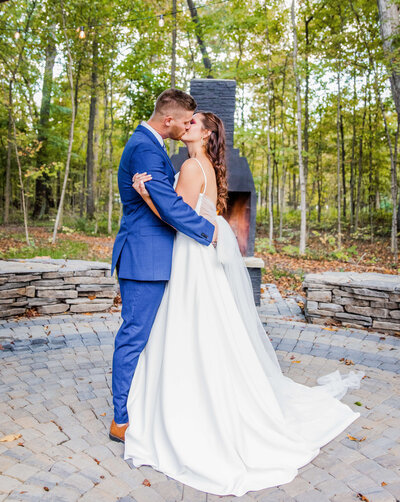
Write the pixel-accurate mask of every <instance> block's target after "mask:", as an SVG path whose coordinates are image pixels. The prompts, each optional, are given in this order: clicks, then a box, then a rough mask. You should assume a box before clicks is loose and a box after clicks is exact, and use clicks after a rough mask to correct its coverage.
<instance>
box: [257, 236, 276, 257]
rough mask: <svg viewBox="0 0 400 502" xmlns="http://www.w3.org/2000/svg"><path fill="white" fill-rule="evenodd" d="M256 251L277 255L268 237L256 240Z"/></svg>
mask: <svg viewBox="0 0 400 502" xmlns="http://www.w3.org/2000/svg"><path fill="white" fill-rule="evenodd" d="M254 250H255V252H256V253H268V254H275V253H276V249H275V247H274V246H273V245H272V246H271V245H270V243H269V239H268V238H267V237H258V238H256V241H255V245H254Z"/></svg>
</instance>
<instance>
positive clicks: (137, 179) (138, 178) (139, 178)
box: [132, 173, 161, 220]
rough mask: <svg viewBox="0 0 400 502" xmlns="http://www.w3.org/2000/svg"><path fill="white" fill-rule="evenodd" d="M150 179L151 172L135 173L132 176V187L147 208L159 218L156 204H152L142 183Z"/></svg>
mask: <svg viewBox="0 0 400 502" xmlns="http://www.w3.org/2000/svg"><path fill="white" fill-rule="evenodd" d="M151 179H152V176H151V174H147V173H136V174H135V176H134V177H133V184H132V186H133V188H134V189H135V190H136V191H137V193H138V194H139V195H140V196H141V197H142V199H143V200H144V201H145V202H146V204H147V205H148V206H149V208H150V209H151V210H152V211H153V213H154V214H155V215H156V216H158V218H160V220H161V216H160V213H159V212H158V211H157V208H156V206H155V205H154V204H153V201H152V200H151V197H150V195H149V192H148V191H147V190H146V187H145V186H144V184H145V183H146V181H150V180H151Z"/></svg>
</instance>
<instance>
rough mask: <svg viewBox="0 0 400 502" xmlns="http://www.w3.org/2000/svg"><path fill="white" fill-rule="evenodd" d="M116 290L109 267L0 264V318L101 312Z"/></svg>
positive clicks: (42, 261) (31, 262) (61, 262)
mask: <svg viewBox="0 0 400 502" xmlns="http://www.w3.org/2000/svg"><path fill="white" fill-rule="evenodd" d="M117 291H118V286H117V282H116V280H115V279H114V278H113V277H111V274H110V265H109V264H108V263H102V262H91V261H83V260H51V259H44V258H41V259H32V260H14V261H1V260H0V318H5V317H10V316H15V315H24V314H25V313H26V311H27V310H29V309H35V310H36V311H37V312H38V313H39V314H43V315H48V314H63V313H71V314H73V313H78V312H103V311H106V310H108V309H109V308H110V307H111V306H112V305H113V303H114V298H115V296H116V294H117Z"/></svg>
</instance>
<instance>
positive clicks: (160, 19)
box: [0, 0, 231, 40]
mask: <svg viewBox="0 0 400 502" xmlns="http://www.w3.org/2000/svg"><path fill="white" fill-rule="evenodd" d="M230 1H231V0H215V1H212V2H209V3H205V4H202V5H198V6H196V10H197V11H199V10H200V9H204V8H210V7H213V6H216V5H221V4H225V3H229V2H230ZM0 3H1V0H0ZM188 10H190V9H189V8H187V7H186V8H182V9H177V10H176V11H168V12H165V13H164V14H155V15H148V16H142V17H137V18H132V19H124V20H123V21H116V22H115V23H108V22H107V23H99V24H94V25H93V28H94V27H100V28H105V27H108V28H109V27H112V26H119V27H124V26H129V25H130V24H131V23H138V22H140V21H145V20H148V19H157V18H158V24H159V26H161V27H162V26H164V25H165V17H166V16H173V15H176V14H181V13H184V12H186V11H188ZM75 26H76V25H75ZM51 29H52V28H51V27H49V26H42V27H40V28H36V29H30V30H29V32H30V33H41V32H44V31H47V30H51ZM66 29H67V30H71V31H75V30H76V32H77V33H79V34H81V33H83V36H82V38H86V33H85V31H84V27H83V26H81V27H78V28H75V27H72V26H67V27H66ZM2 31H14V28H11V27H9V28H7V27H5V26H1V25H0V32H2ZM17 33H18V34H17ZM20 37H21V30H20V29H19V28H17V29H16V31H15V33H14V38H15V39H16V40H18V39H19V38H20Z"/></svg>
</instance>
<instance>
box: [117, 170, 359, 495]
mask: <svg viewBox="0 0 400 502" xmlns="http://www.w3.org/2000/svg"><path fill="white" fill-rule="evenodd" d="M200 167H201V165H200ZM202 169H203V168H202ZM203 173H204V170H203ZM205 190H206V188H205V189H204V191H203V193H202V194H200V196H199V200H198V203H197V206H196V211H197V212H198V213H199V214H202V215H203V216H205V217H207V218H208V219H209V220H210V221H213V222H215V221H216V222H217V224H218V232H219V233H218V245H217V249H214V247H213V246H208V247H206V246H204V245H201V244H199V243H197V242H196V241H194V240H193V239H190V238H189V237H187V236H186V235H184V234H182V233H179V232H178V233H177V234H176V238H175V244H174V251H173V258H172V273H171V278H170V281H169V282H168V284H167V287H166V290H165V293H164V296H163V299H162V302H161V305H160V308H159V310H158V313H157V316H156V319H155V322H154V325H153V328H152V331H151V334H150V337H149V340H148V342H147V345H146V347H145V349H144V350H143V352H142V353H141V355H140V358H139V362H138V365H137V368H136V371H135V374H134V378H133V381H132V385H131V389H130V393H129V397H128V413H129V421H130V425H129V427H128V429H127V431H126V435H125V459H132V462H133V464H134V465H135V466H136V467H139V466H141V465H150V466H152V467H153V468H154V469H156V470H158V471H161V472H163V473H165V474H166V475H167V476H169V477H171V478H174V479H176V480H178V481H180V482H182V483H184V484H187V485H190V486H192V487H194V488H196V489H198V490H202V491H204V492H209V493H213V494H217V495H229V494H231V495H237V496H240V495H243V494H245V493H246V492H248V491H250V490H251V491H254V490H260V489H262V488H267V487H272V486H277V485H281V484H284V483H288V482H290V481H292V480H293V479H294V478H295V476H296V474H297V472H298V469H299V468H300V467H302V466H304V465H306V464H307V463H309V462H310V461H311V460H312V459H313V458H315V457H316V456H317V455H318V453H319V451H320V448H321V447H322V446H323V445H325V444H327V443H328V442H329V441H331V440H332V439H333V438H335V437H336V436H337V435H338V434H339V433H341V432H342V431H343V430H344V429H346V427H348V425H350V424H351V423H352V422H353V421H354V420H356V419H357V418H358V417H359V416H360V414H359V413H357V412H354V411H352V410H351V408H350V407H349V406H347V405H345V404H344V403H342V402H341V401H339V400H338V398H341V397H342V396H343V395H344V394H345V392H346V390H347V388H348V387H353V388H357V387H359V384H360V380H361V378H362V376H363V373H362V372H359V373H358V374H356V373H354V372H351V373H350V374H349V375H347V376H346V377H344V378H342V377H341V375H340V373H339V372H338V371H336V372H334V373H331V374H330V375H325V376H323V377H321V378H320V379H319V380H318V383H320V384H321V385H319V386H316V387H308V386H306V385H302V384H298V383H296V382H294V381H293V380H291V379H290V378H288V377H286V376H284V375H283V374H282V371H281V369H280V366H279V363H278V359H277V357H276V354H275V351H274V349H273V347H272V345H271V342H270V340H269V339H268V336H267V335H266V333H265V330H264V328H263V326H262V324H261V322H260V320H259V317H258V315H257V310H256V307H255V305H254V301H253V296H252V290H251V284H250V279H249V277H248V274H247V270H246V268H245V266H244V264H243V259H242V257H241V255H240V251H239V248H238V245H237V242H236V238H235V236H234V234H233V232H232V230H231V229H230V227H229V224H228V223H227V222H226V221H225V220H224V218H222V217H221V216H217V215H216V209H215V206H214V204H213V203H212V202H211V201H210V200H209V199H208V198H207V197H206V196H205Z"/></svg>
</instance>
